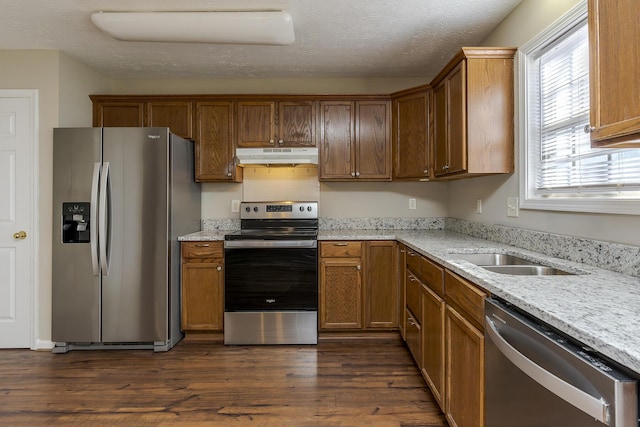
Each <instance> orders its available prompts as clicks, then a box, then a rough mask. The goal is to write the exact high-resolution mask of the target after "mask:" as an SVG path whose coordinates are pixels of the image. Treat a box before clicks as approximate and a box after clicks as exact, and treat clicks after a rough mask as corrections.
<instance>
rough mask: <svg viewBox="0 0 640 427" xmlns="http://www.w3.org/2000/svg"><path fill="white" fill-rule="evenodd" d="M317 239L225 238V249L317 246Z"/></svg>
mask: <svg viewBox="0 0 640 427" xmlns="http://www.w3.org/2000/svg"><path fill="white" fill-rule="evenodd" d="M317 247H318V241H317V240H225V241H224V248H225V249H248V248H296V249H300V248H302V249H306V248H317Z"/></svg>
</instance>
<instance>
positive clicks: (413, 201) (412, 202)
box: [409, 199, 416, 209]
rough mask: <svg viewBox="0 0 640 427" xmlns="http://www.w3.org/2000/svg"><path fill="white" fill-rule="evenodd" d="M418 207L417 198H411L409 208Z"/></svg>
mask: <svg viewBox="0 0 640 427" xmlns="http://www.w3.org/2000/svg"><path fill="white" fill-rule="evenodd" d="M415 208H416V199H409V209H415Z"/></svg>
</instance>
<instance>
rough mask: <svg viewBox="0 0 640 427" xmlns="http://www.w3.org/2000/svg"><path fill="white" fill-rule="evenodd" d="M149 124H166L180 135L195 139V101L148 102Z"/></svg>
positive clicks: (159, 125) (163, 125)
mask: <svg viewBox="0 0 640 427" xmlns="http://www.w3.org/2000/svg"><path fill="white" fill-rule="evenodd" d="M147 126H158V127H165V126H166V127H168V128H169V129H171V132H173V133H175V134H176V135H178V136H181V137H183V138H186V139H193V103H192V102H189V101H175V102H169V101H167V102H161V101H153V102H148V103H147Z"/></svg>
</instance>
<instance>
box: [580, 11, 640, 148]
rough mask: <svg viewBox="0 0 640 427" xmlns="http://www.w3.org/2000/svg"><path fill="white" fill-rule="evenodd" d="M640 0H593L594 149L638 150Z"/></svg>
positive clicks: (592, 90)
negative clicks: (634, 148)
mask: <svg viewBox="0 0 640 427" xmlns="http://www.w3.org/2000/svg"><path fill="white" fill-rule="evenodd" d="M639 14H640V4H639V3H638V1H637V0H616V1H607V0H589V54H590V55H589V62H590V67H589V73H590V76H589V78H590V81H589V83H590V91H591V93H590V97H591V99H590V105H591V120H590V121H591V123H590V125H591V128H590V129H587V131H589V130H590V131H591V146H592V147H615V148H620V147H640V79H639V78H638V69H640V45H639V44H638V40H640V25H639V24H638V15H639Z"/></svg>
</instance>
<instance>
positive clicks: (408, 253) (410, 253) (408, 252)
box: [407, 251, 416, 256]
mask: <svg viewBox="0 0 640 427" xmlns="http://www.w3.org/2000/svg"><path fill="white" fill-rule="evenodd" d="M407 255H409V256H416V253H415V252H411V251H407Z"/></svg>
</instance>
